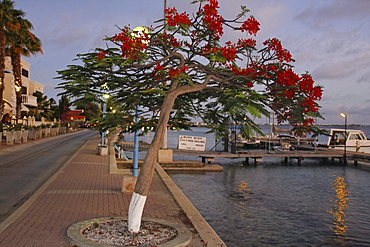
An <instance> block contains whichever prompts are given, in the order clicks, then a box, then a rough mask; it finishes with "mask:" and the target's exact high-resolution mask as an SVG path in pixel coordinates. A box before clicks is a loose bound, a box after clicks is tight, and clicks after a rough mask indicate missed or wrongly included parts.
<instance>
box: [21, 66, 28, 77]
mask: <svg viewBox="0 0 370 247" xmlns="http://www.w3.org/2000/svg"><path fill="white" fill-rule="evenodd" d="M22 75H23V76H24V77H27V78H28V70H25V69H23V68H22Z"/></svg>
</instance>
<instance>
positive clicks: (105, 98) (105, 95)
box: [101, 93, 109, 146]
mask: <svg viewBox="0 0 370 247" xmlns="http://www.w3.org/2000/svg"><path fill="white" fill-rule="evenodd" d="M103 99H104V104H103V118H104V117H105V115H106V114H107V101H108V99H109V94H107V93H105V94H103ZM105 136H106V130H104V131H102V133H101V145H102V146H104V145H105Z"/></svg>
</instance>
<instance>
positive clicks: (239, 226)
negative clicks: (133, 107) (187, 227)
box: [169, 163, 370, 247]
mask: <svg viewBox="0 0 370 247" xmlns="http://www.w3.org/2000/svg"><path fill="white" fill-rule="evenodd" d="M223 166H224V171H223V172H212V173H211V172H209V173H197V172H191V173H177V172H176V173H173V172H171V173H169V174H170V176H171V178H172V179H173V180H174V182H175V183H176V184H177V185H178V186H179V188H180V189H181V190H182V191H183V192H184V193H185V195H186V196H187V197H188V198H189V200H190V201H191V202H192V203H193V204H194V206H195V207H196V208H197V209H198V210H199V212H200V213H201V214H202V215H203V217H204V218H205V219H206V220H207V221H208V223H209V224H210V225H211V226H212V228H213V229H214V230H215V231H216V232H217V233H218V234H219V236H220V237H221V238H222V239H223V240H224V242H225V243H226V244H227V246H231V247H237V246H243V247H244V246H346V247H348V246H370V238H369V237H368V234H369V232H370V225H369V222H370V214H369V205H370V196H369V195H370V179H369V176H370V172H369V171H364V170H359V169H356V168H353V167H350V166H347V167H343V166H340V165H333V164H321V163H313V164H309V163H306V164H304V165H302V166H290V165H288V166H286V165H276V164H275V165H274V164H270V163H269V164H261V165H259V166H258V167H254V166H249V167H248V166H247V167H242V166H239V164H238V163H235V164H234V165H232V164H224V165H223ZM349 188H350V193H349Z"/></svg>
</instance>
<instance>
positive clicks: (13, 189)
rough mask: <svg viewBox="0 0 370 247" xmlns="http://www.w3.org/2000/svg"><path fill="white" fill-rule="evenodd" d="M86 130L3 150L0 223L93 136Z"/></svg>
mask: <svg viewBox="0 0 370 247" xmlns="http://www.w3.org/2000/svg"><path fill="white" fill-rule="evenodd" d="M97 134H98V132H97V131H95V130H84V131H79V132H74V133H69V134H64V135H60V136H55V137H50V138H46V139H40V140H36V141H34V142H32V143H31V142H30V143H26V144H23V145H19V146H14V147H11V148H6V149H4V150H1V151H0V222H2V221H3V220H5V219H6V218H7V217H8V216H9V215H10V214H11V213H12V212H14V211H15V210H16V209H17V208H18V207H20V206H21V205H22V204H23V203H24V202H25V201H26V200H27V199H28V198H29V197H30V196H31V195H32V194H33V193H34V192H35V191H36V190H37V189H38V188H39V187H40V186H42V185H43V184H44V183H45V182H46V181H47V180H48V178H50V177H51V176H52V175H53V174H54V173H55V172H56V171H57V170H58V169H59V168H60V167H61V166H63V164H64V163H65V162H67V160H68V159H69V158H70V157H71V156H72V155H73V154H74V153H75V152H76V151H77V150H78V149H79V148H80V147H81V146H82V145H83V144H84V143H85V142H86V141H87V140H89V139H91V138H92V137H93V136H95V135H97Z"/></svg>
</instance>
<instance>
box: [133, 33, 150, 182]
mask: <svg viewBox="0 0 370 247" xmlns="http://www.w3.org/2000/svg"><path fill="white" fill-rule="evenodd" d="M148 33H149V30H148V29H147V28H145V27H136V28H134V29H133V30H132V36H133V37H136V38H137V37H142V36H143V35H144V34H148ZM142 42H143V43H144V44H147V43H149V42H150V41H149V40H142ZM139 111H140V106H139V105H136V108H135V118H134V122H135V123H136V124H137V123H138V122H139ZM138 171H139V131H138V129H135V132H134V157H133V167H132V176H133V177H137V176H138V175H139V174H138Z"/></svg>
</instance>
